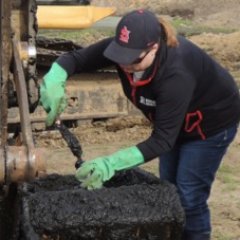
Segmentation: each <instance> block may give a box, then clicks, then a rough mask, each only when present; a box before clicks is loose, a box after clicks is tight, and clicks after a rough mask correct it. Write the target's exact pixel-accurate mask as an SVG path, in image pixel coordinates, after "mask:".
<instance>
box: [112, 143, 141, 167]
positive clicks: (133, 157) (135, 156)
mask: <svg viewBox="0 0 240 240" xmlns="http://www.w3.org/2000/svg"><path fill="white" fill-rule="evenodd" d="M107 161H108V163H109V164H111V166H112V167H113V168H114V170H115V171H120V170H124V169H129V168H132V167H135V166H138V165H140V164H142V163H144V157H143V155H142V153H141V151H140V150H139V149H138V148H137V147H136V146H134V147H129V148H126V149H123V150H119V151H118V152H116V153H114V154H112V155H110V156H109V157H108V159H107Z"/></svg>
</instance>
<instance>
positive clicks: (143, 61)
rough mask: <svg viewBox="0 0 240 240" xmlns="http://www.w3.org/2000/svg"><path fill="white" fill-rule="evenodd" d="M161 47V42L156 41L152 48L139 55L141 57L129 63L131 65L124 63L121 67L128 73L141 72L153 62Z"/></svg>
mask: <svg viewBox="0 0 240 240" xmlns="http://www.w3.org/2000/svg"><path fill="white" fill-rule="evenodd" d="M158 48H159V44H158V43H155V44H154V45H153V46H152V47H151V48H150V49H148V50H146V51H144V52H142V53H141V54H140V56H139V58H138V59H137V60H136V61H135V62H133V63H131V64H129V65H122V64H120V67H121V68H122V69H123V70H124V71H125V72H128V73H133V72H141V71H144V70H145V69H147V68H148V67H149V66H151V64H152V63H153V61H154V59H155V57H156V53H157V50H158Z"/></svg>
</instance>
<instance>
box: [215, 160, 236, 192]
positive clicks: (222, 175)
mask: <svg viewBox="0 0 240 240" xmlns="http://www.w3.org/2000/svg"><path fill="white" fill-rule="evenodd" d="M239 171H240V169H239V168H238V167H236V166H229V165H227V164H222V165H221V167H220V169H219V170H218V179H219V180H220V181H221V182H222V183H223V184H224V188H223V190H224V191H235V190H236V189H237V188H238V186H239V184H240V180H239V179H237V177H236V176H238V174H239Z"/></svg>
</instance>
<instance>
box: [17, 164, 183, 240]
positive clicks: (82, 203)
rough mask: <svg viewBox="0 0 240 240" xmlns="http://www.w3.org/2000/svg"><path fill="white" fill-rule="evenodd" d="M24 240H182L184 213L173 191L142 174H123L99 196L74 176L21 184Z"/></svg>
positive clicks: (22, 235) (49, 177) (170, 187)
mask: <svg viewBox="0 0 240 240" xmlns="http://www.w3.org/2000/svg"><path fill="white" fill-rule="evenodd" d="M19 194H20V195H21V196H22V203H21V205H22V215H21V230H20V232H21V233H20V239H24V240H35V239H36V240H38V239H49V240H50V239H51V240H55V239H56V240H70V239H71V240H75V239H76V240H77V239H78V240H91V239H92V240H120V239H121V240H123V239H128V240H137V239H139V240H140V239H141V240H155V239H158V240H159V239H162V240H163V239H164V240H178V239H179V240H180V239H181V233H182V230H183V225H184V211H183V208H182V207H181V204H180V200H179V196H178V194H177V191H176V188H175V186H174V185H172V184H169V183H168V182H163V181H160V180H159V179H158V178H157V177H155V176H154V175H151V174H149V173H147V172H145V171H143V170H140V169H138V168H136V169H133V170H127V171H123V172H120V173H118V174H117V175H116V176H115V177H113V178H112V179H111V180H110V181H108V182H106V184H105V186H104V187H103V188H102V189H99V190H93V191H88V190H85V189H82V188H81V187H80V184H79V182H78V181H77V180H76V179H75V177H74V176H60V175H51V176H48V177H46V178H43V179H40V180H38V181H33V182H31V183H27V184H26V183H25V184H22V185H21V187H19Z"/></svg>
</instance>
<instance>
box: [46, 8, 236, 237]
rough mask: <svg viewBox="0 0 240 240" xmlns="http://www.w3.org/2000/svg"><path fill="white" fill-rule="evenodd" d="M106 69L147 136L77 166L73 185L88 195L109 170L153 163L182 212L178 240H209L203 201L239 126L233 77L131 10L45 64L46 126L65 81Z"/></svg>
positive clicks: (61, 102) (58, 107)
mask: <svg viewBox="0 0 240 240" xmlns="http://www.w3.org/2000/svg"><path fill="white" fill-rule="evenodd" d="M110 65H114V66H115V67H116V69H117V71H118V74H119V77H120V80H121V83H122V87H123V90H124V93H125V95H126V96H127V97H128V98H129V99H130V100H131V101H132V102H133V104H134V105H135V106H136V107H137V108H139V109H140V110H141V111H142V112H143V114H144V115H145V116H146V117H147V118H148V119H149V120H150V121H152V124H153V131H152V134H151V136H150V137H149V138H148V139H146V140H144V141H143V142H141V143H138V144H137V145H136V146H132V147H129V148H126V149H122V150H119V151H118V152H116V153H114V154H112V155H110V156H104V157H99V158H97V159H94V160H90V161H86V162H84V164H82V166H81V167H80V168H79V169H78V170H77V173H76V177H77V179H78V180H79V181H81V182H82V186H83V187H86V188H88V189H95V188H100V187H102V185H103V183H104V182H105V181H106V180H109V179H110V178H111V177H112V176H113V175H114V174H115V172H116V171H120V170H123V169H127V168H131V167H134V166H137V165H140V164H143V163H145V162H147V161H150V160H152V159H154V158H156V157H160V178H161V179H163V180H168V181H170V182H171V183H173V184H175V185H176V187H177V189H178V191H179V195H180V199H181V203H182V206H183V208H184V209H185V213H186V227H185V231H184V236H183V239H185V240H198V239H199V240H208V239H210V233H211V224H210V213H209V208H208V205H207V199H208V197H209V195H210V190H211V186H212V183H213V181H214V177H215V174H216V171H217V169H218V167H219V165H220V163H221V160H222V158H223V155H224V154H225V152H226V150H227V148H228V146H229V144H230V143H231V142H232V141H233V138H234V136H235V134H236V131H237V126H238V123H239V119H240V97H239V91H238V88H237V86H236V84H235V82H234V80H233V78H232V77H231V75H230V74H229V73H228V72H227V71H226V70H225V69H224V68H223V67H221V66H220V65H219V64H218V63H216V62H215V61H214V60H213V59H212V58H210V57H209V56H208V55H207V54H206V53H205V52H204V51H203V50H201V49H200V48H198V47H197V46H195V45H194V44H193V43H191V42H190V41H188V40H186V39H185V38H183V37H180V36H179V37H177V36H176V35H175V32H174V31H173V29H172V27H171V26H170V25H169V24H167V23H166V22H164V21H163V20H162V19H160V22H159V20H158V19H157V18H156V16H155V15H154V14H153V13H152V12H150V11H147V10H137V11H133V12H130V13H128V14H127V15H125V16H124V17H123V18H122V19H121V21H120V22H119V24H118V26H117V29H116V35H115V37H114V38H107V39H104V40H102V41H100V42H98V43H96V44H93V45H91V46H89V47H87V48H85V49H80V50H76V51H73V52H70V53H67V54H64V55H63V56H61V57H60V58H58V59H57V61H56V62H55V63H53V65H52V67H51V69H50V71H49V72H48V73H47V75H46V76H45V77H44V81H43V83H42V85H41V103H42V105H43V107H44V109H45V110H46V111H47V112H48V117H47V125H51V124H53V122H54V121H55V118H56V116H57V115H59V114H60V113H61V112H62V111H63V110H64V108H65V105H66V103H65V101H66V100H65V82H66V79H67V78H68V77H69V76H70V75H72V74H74V73H76V72H84V71H89V70H96V69H99V68H104V67H107V66H110ZM53 92H54V94H52V93H53Z"/></svg>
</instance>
